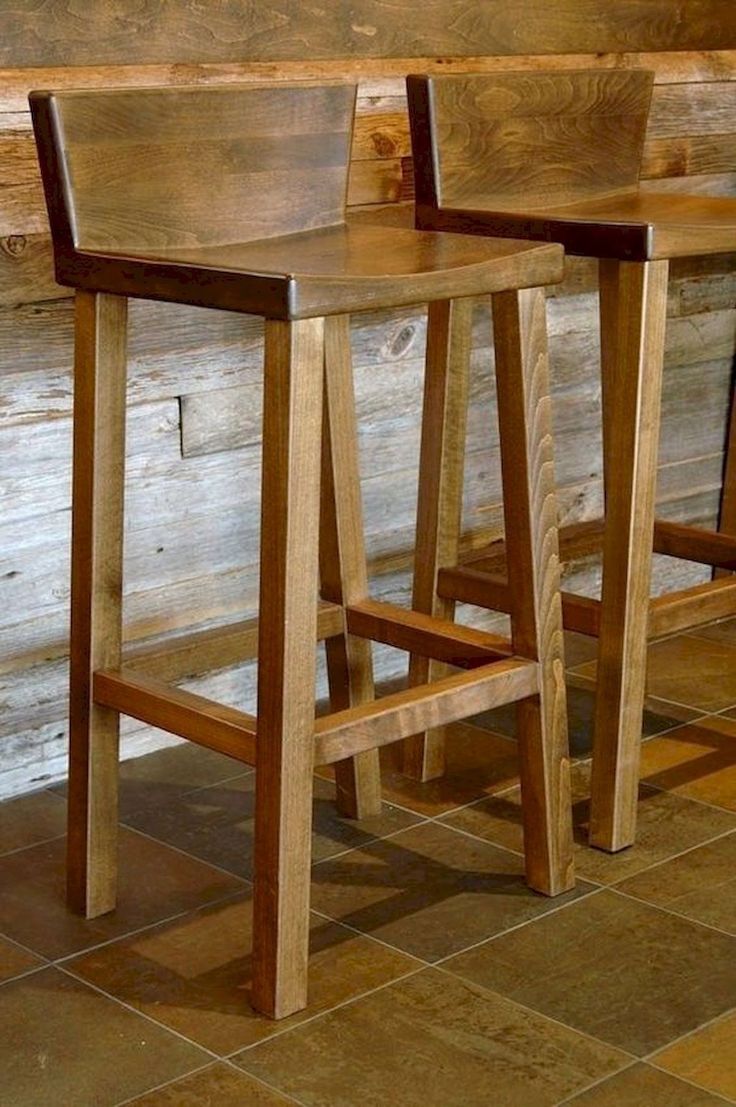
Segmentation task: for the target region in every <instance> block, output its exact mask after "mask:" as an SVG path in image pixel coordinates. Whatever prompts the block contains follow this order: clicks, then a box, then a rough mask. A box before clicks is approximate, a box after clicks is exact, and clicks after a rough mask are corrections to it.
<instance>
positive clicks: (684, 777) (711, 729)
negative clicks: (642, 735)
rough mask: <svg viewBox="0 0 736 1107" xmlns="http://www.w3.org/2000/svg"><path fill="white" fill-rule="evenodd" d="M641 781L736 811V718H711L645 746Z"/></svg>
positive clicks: (675, 731)
mask: <svg viewBox="0 0 736 1107" xmlns="http://www.w3.org/2000/svg"><path fill="white" fill-rule="evenodd" d="M641 775H642V779H643V780H646V781H648V782H649V783H650V784H654V785H656V787H657V788H666V789H667V791H669V792H677V793H679V794H680V795H682V796H689V797H690V798H692V799H697V800H703V802H705V803H712V804H715V805H716V806H717V807H725V808H728V810H730V811H736V718H733V719H732V718H729V717H728V716H727V715H711V716H709V717H708V718H707V719H702V720H701V721H699V722H698V723H694V724H691V725H689V726H683V727H678V728H677V730H673V731H672V732H671V733H670V734H663V735H662V736H661V737H659V738H653V739H652V741H651V742H647V743H645V745H644V746H643V748H642V762H641Z"/></svg>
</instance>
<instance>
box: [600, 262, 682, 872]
mask: <svg viewBox="0 0 736 1107" xmlns="http://www.w3.org/2000/svg"><path fill="white" fill-rule="evenodd" d="M667 275H668V263H667V262H666V261H654V262H619V261H612V260H606V261H602V262H601V265H600V297H601V368H602V373H603V379H604V382H605V383H604V390H603V397H604V404H605V412H604V420H603V421H604V428H605V432H604V466H605V470H606V477H605V483H606V518H605V534H604V541H603V591H602V597H601V599H602V606H601V626H600V635H599V643H598V679H597V691H596V709H595V729H594V745H593V775H592V786H591V787H592V794H591V827H590V840H591V844H592V845H595V846H598V847H600V848H601V849H606V850H611V851H615V850H620V849H623V848H624V847H625V846H629V845H631V844H632V842H633V841H634V837H635V831H636V806H637V796H638V784H639V751H640V744H641V722H642V713H643V708H644V691H645V685H646V660H647V629H648V620H649V590H650V583H651V561H652V542H653V536H654V506H655V497H656V483H657V451H658V447H659V423H660V406H661V392H662V368H663V361H664V334H665V320H666V314H667Z"/></svg>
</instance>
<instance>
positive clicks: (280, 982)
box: [252, 319, 324, 1018]
mask: <svg viewBox="0 0 736 1107" xmlns="http://www.w3.org/2000/svg"><path fill="white" fill-rule="evenodd" d="M323 359H324V323H323V321H322V320H321V319H314V320H309V321H306V322H300V323H295V324H290V323H281V322H269V323H268V324H267V326H266V352H265V371H264V389H265V392H264V412H263V470H262V471H263V477H262V506H261V587H260V604H259V610H260V624H259V633H258V713H257V714H258V741H257V749H256V825H255V860H254V866H255V887H254V901H253V943H254V944H253V961H254V972H253V993H252V1001H253V1004H254V1006H255V1007H256V1009H257V1010H259V1011H261V1012H262V1013H263V1014H266V1015H270V1016H271V1017H273V1018H284V1017H285V1016H286V1015H289V1014H291V1013H292V1012H293V1011H298V1010H300V1009H301V1008H303V1007H304V1006H306V1002H307V956H308V944H309V873H310V861H311V825H312V766H313V760H314V746H313V734H314V679H315V635H316V627H317V590H316V581H317V565H318V539H319V475H320V474H319V467H320V439H321V431H322V387H323Z"/></svg>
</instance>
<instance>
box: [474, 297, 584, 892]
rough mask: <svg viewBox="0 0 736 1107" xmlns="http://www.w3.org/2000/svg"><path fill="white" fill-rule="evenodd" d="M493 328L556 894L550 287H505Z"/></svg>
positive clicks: (508, 505)
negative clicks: (535, 670)
mask: <svg viewBox="0 0 736 1107" xmlns="http://www.w3.org/2000/svg"><path fill="white" fill-rule="evenodd" d="M493 332H494V340H495V348H496V382H497V392H498V422H499V429H500V438H501V464H502V468H503V489H504V522H505V532H506V548H507V552H508V581H509V593H510V599H511V640H512V644H513V647H514V651H515V653H517V654H518V655H520V656H521V657H529V658H533V659H534V660H535V661H537V662H538V663H539V694H538V696H535V697H534V698H531V699H527V700H522V701H520V702H519V704H518V707H517V725H518V740H519V764H520V775H521V791H522V817H523V820H524V853H525V857H526V872H527V880H528V882H529V884H530V885H531V887H533V888H536V889H537V891H540V892H544V893H546V894H547V895H558V894H559V893H560V892H563V891H566V890H567V889H569V888H571V887H572V886H573V884H574V873H573V863H572V813H571V812H572V808H571V799H570V764H569V753H568V742H567V708H566V695H565V662H564V656H563V639H562V608H561V603H560V561H559V550H558V537H557V502H556V498H555V479H554V460H553V451H552V418H551V406H550V394H549V375H548V373H549V370H548V354H547V327H546V317H545V297H544V291H543V290H542V289H530V290H527V291H524V292H520V293H519V292H502V293H497V294H496V295H495V296H494V298H493Z"/></svg>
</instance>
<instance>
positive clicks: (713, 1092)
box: [643, 1061, 736, 1107]
mask: <svg viewBox="0 0 736 1107" xmlns="http://www.w3.org/2000/svg"><path fill="white" fill-rule="evenodd" d="M643 1063H644V1064H645V1065H647V1066H648V1067H649V1068H651V1069H654V1070H655V1071H656V1072H662V1073H665V1074H666V1075H667V1076H671V1077H673V1078H674V1079H675V1080H681V1081H682V1083H683V1084H687V1085H688V1086H689V1087H690V1088H694V1089H696V1090H697V1091H699V1092H704V1093H705V1094H706V1095H711V1096H713V1098H714V1099H717V1100H719V1101H720V1102H721V1103H729V1104H731V1107H733V1104H734V1103H736V1100H734V1099H729V1098H728V1097H727V1096H725V1095H723V1094H722V1093H721V1092H717V1091H716V1090H715V1089H714V1088H706V1087H705V1086H704V1085H703V1084H695V1083H694V1082H693V1081H692V1080H689V1079H688V1078H687V1076H681V1075H680V1073H679V1072H669V1071H668V1070H667V1069H661V1068H660V1067H659V1065H653V1064H651V1062H649V1061H645V1062H643Z"/></svg>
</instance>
